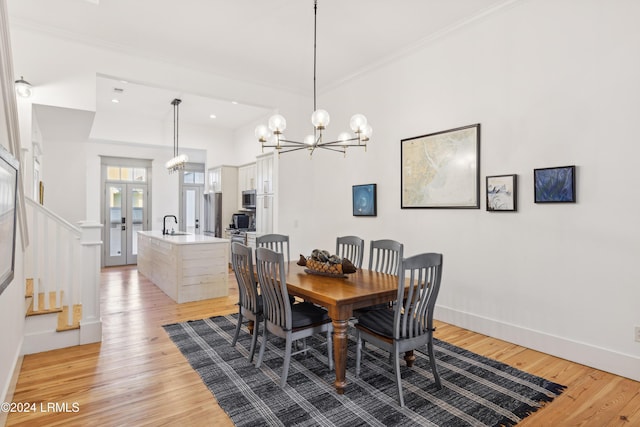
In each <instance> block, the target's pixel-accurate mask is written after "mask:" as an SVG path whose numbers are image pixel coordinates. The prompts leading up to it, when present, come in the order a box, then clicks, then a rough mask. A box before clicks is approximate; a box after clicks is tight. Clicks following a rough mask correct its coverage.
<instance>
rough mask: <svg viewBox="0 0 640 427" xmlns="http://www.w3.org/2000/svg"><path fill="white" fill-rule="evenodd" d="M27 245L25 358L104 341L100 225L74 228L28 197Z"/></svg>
mask: <svg viewBox="0 0 640 427" xmlns="http://www.w3.org/2000/svg"><path fill="white" fill-rule="evenodd" d="M26 201H27V203H26V205H27V218H28V222H29V226H30V230H31V235H32V239H31V244H30V247H29V249H28V250H27V252H26V253H25V271H26V273H27V277H32V278H30V279H27V281H26V289H25V313H26V322H25V331H24V343H23V347H22V352H23V354H31V353H39V352H42V351H48V350H53V349H58V348H64V347H70V346H74V345H79V344H87V343H91V342H99V341H101V340H102V323H101V320H100V305H99V300H98V295H99V294H98V286H99V273H100V247H101V244H102V242H101V241H100V229H101V225H100V224H94V223H86V222H85V223H80V225H79V226H78V227H76V226H74V225H72V224H70V223H68V222H67V221H65V220H64V219H62V218H60V217H59V216H58V215H56V214H54V213H53V212H51V211H49V210H48V209H46V208H44V207H43V206H41V205H39V204H38V203H36V202H34V201H33V200H31V199H28V198H26Z"/></svg>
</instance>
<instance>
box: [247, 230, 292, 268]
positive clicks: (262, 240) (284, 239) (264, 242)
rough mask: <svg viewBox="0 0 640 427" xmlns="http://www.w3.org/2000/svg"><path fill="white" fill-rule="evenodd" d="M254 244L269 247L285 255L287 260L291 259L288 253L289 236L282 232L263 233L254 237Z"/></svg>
mask: <svg viewBox="0 0 640 427" xmlns="http://www.w3.org/2000/svg"><path fill="white" fill-rule="evenodd" d="M256 245H257V247H259V248H269V249H271V250H273V251H276V252H281V253H283V254H285V249H286V255H287V262H289V261H291V256H290V254H289V236H285V235H284V234H264V235H262V236H258V237H256Z"/></svg>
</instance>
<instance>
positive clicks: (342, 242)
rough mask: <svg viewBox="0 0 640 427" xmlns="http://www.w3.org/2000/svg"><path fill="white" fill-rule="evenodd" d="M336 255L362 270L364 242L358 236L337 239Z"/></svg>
mask: <svg viewBox="0 0 640 427" xmlns="http://www.w3.org/2000/svg"><path fill="white" fill-rule="evenodd" d="M336 255H338V256H339V257H341V258H346V259H348V260H349V261H351V263H352V264H353V265H354V266H355V267H356V268H358V269H359V268H362V259H363V257H364V240H363V239H361V238H360V237H357V236H343V237H338V238H337V239H336Z"/></svg>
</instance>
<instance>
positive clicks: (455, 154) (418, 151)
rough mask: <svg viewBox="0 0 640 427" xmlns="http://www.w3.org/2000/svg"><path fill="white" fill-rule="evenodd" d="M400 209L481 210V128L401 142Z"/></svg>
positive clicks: (442, 132)
mask: <svg viewBox="0 0 640 427" xmlns="http://www.w3.org/2000/svg"><path fill="white" fill-rule="evenodd" d="M400 150H401V154H400V159H401V162H402V164H401V170H402V172H401V178H400V186H401V188H400V198H401V208H402V209H411V208H446V209H479V208H480V124H479V123H478V124H475V125H469V126H464V127H459V128H455V129H450V130H445V131H441V132H436V133H431V134H428V135H423V136H416V137H413V138H408V139H403V140H401V141H400Z"/></svg>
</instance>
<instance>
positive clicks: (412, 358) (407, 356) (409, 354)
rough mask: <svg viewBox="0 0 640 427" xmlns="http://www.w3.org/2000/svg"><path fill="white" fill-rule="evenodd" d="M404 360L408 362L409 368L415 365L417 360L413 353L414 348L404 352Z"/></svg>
mask: <svg viewBox="0 0 640 427" xmlns="http://www.w3.org/2000/svg"><path fill="white" fill-rule="evenodd" d="M404 361H405V362H407V367H408V368H410V367H412V366H413V362H415V361H416V355H415V354H413V350H409V351H405V353H404Z"/></svg>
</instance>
